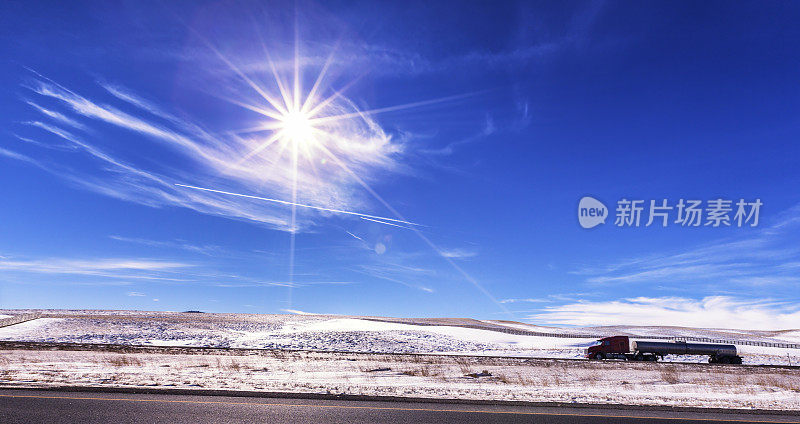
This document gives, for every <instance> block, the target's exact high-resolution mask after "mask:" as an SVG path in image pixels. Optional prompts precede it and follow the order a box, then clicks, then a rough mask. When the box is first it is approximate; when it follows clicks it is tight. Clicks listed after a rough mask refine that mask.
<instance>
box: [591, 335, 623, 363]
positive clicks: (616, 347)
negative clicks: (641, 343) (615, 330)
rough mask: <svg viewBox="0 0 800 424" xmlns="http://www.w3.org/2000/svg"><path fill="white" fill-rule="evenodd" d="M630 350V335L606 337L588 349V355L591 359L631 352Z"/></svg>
mask: <svg viewBox="0 0 800 424" xmlns="http://www.w3.org/2000/svg"><path fill="white" fill-rule="evenodd" d="M630 350H631V345H630V340H628V336H612V337H605V338H602V339H600V340H598V341H597V342H595V344H593V345H592V346H589V348H588V349H586V357H587V358H589V359H606V358H613V357H618V356H620V355H624V354H626V353H629V352H630Z"/></svg>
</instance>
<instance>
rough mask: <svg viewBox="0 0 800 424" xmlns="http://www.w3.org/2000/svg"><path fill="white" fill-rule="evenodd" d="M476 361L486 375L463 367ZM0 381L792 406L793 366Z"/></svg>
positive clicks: (85, 365) (176, 374) (237, 367)
mask: <svg viewBox="0 0 800 424" xmlns="http://www.w3.org/2000/svg"><path fill="white" fill-rule="evenodd" d="M483 371H487V372H488V374H491V375H490V376H486V377H469V376H467V375H468V374H471V373H481V372H483ZM4 384H9V385H14V386H29V387H41V386H58V385H70V386H75V385H78V386H111V387H176V388H184V389H201V388H203V389H230V390H254V391H267V392H293V393H328V394H354V395H378V396H407V397H420V398H440V399H441V398H454V399H481V400H516V401H534V402H568V403H614V404H628V405H675V406H696V407H718V408H758V409H783V410H800V373H798V372H797V371H794V370H786V369H775V368H747V367H718V366H709V365H695V364H651V363H622V362H599V361H555V360H544V359H514V358H509V359H503V358H490V357H456V356H448V355H430V356H413V357H409V356H402V355H391V354H387V355H375V354H342V353H330V352H284V351H265V352H261V353H260V354H258V355H231V354H225V352H224V351H223V352H219V353H214V354H195V355H187V354H152V353H135V354H121V353H112V352H96V351H50V350H47V351H29V350H8V351H2V356H0V387H2V385H4Z"/></svg>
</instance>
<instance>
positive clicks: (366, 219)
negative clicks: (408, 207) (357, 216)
mask: <svg viewBox="0 0 800 424" xmlns="http://www.w3.org/2000/svg"><path fill="white" fill-rule="evenodd" d="M361 219H363V220H364V221H372V222H377V223H378V224H383V225H391V226H392V227H398V228H405V229H406V230H413V228H409V227H404V226H402V225H397V224H393V223H391V222H385V221H381V220H378V219H372V218H365V217H363V216H362V217H361ZM397 222H402V221H397Z"/></svg>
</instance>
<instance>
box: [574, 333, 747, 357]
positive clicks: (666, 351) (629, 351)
mask: <svg viewBox="0 0 800 424" xmlns="http://www.w3.org/2000/svg"><path fill="white" fill-rule="evenodd" d="M664 355H708V362H709V363H711V364H741V363H742V358H741V357H740V356H739V355H738V352H737V350H736V346H734V345H726V344H713V343H687V342H683V341H677V340H676V341H672V342H651V341H639V340H631V339H629V338H628V336H612V337H605V338H602V339H600V340H598V341H596V342H595V344H594V345H592V346H589V348H588V349H586V357H587V358H589V359H622V360H626V361H657V360H658V358H659V357H660V358H661V359H664Z"/></svg>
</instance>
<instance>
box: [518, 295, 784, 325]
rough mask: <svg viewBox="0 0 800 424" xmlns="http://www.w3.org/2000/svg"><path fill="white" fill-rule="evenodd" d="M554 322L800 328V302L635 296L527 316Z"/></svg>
mask: <svg viewBox="0 0 800 424" xmlns="http://www.w3.org/2000/svg"><path fill="white" fill-rule="evenodd" d="M528 319H530V320H531V321H533V322H536V323H543V324H551V325H577V326H601V325H626V326H633V325H674V326H682V327H698V328H734V329H746V330H785V329H797V328H800V305H798V304H796V303H790V302H776V301H772V300H769V299H755V300H744V299H736V298H732V297H728V296H709V297H705V298H703V299H701V300H696V299H688V298H682V297H657V298H653V297H636V298H626V299H620V300H610V301H599V302H587V301H579V302H575V303H570V304H565V305H559V306H549V307H545V308H543V309H542V312H540V313H537V314H534V315H530V316H529V317H528Z"/></svg>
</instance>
